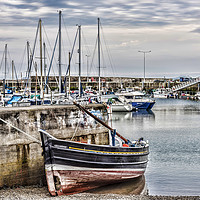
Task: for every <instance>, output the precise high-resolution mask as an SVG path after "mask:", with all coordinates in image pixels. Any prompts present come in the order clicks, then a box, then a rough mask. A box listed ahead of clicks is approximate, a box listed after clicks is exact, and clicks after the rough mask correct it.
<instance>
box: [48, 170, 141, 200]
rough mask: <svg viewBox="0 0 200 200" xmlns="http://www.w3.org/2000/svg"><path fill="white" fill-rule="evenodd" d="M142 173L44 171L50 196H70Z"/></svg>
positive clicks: (126, 171) (127, 171)
mask: <svg viewBox="0 0 200 200" xmlns="http://www.w3.org/2000/svg"><path fill="white" fill-rule="evenodd" d="M143 174H144V171H136V170H135V171H133V170H131V171H129V170H128V169H127V170H125V171H124V170H123V171H121V170H119V171H118V170H116V171H115V170H113V171H109V170H103V171H102V170H53V171H48V170H46V178H47V183H48V189H49V192H50V194H51V195H52V196H56V195H64V194H65V195H70V194H75V193H79V192H84V191H87V190H90V189H95V188H98V187H101V186H104V185H108V184H112V183H118V182H123V181H125V180H129V179H133V178H136V177H139V176H142V175H143Z"/></svg>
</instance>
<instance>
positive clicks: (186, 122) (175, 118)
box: [110, 99, 200, 196]
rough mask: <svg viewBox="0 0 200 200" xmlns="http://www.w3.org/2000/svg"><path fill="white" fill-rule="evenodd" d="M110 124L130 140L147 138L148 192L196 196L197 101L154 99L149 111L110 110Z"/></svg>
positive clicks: (199, 157) (199, 177) (199, 189)
mask: <svg viewBox="0 0 200 200" xmlns="http://www.w3.org/2000/svg"><path fill="white" fill-rule="evenodd" d="M110 123H111V124H112V126H113V127H114V128H116V129H117V131H118V132H119V133H121V134H122V135H123V136H125V137H127V138H129V139H130V140H134V139H139V138H140V137H144V139H148V141H149V144H150V155H149V163H148V167H147V170H146V173H145V177H146V184H147V188H148V190H149V194H150V195H172V196H177V195H190V196H197V195H198V196H199V195H200V131H199V130H200V102H195V101H190V100H180V99H156V104H155V106H154V107H153V109H152V111H150V112H147V111H139V112H132V113H113V114H112V118H111V121H110Z"/></svg>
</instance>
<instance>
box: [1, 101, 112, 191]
mask: <svg viewBox="0 0 200 200" xmlns="http://www.w3.org/2000/svg"><path fill="white" fill-rule="evenodd" d="M87 109H89V110H92V109H93V110H100V111H101V112H102V113H103V111H104V109H105V107H104V106H103V105H101V104H91V105H88V106H87ZM0 118H1V119H3V120H5V121H6V122H9V123H10V124H12V125H13V126H15V127H17V128H19V129H20V130H22V131H24V132H25V133H26V134H28V135H30V136H31V137H33V138H36V140H34V139H32V138H31V137H29V136H27V135H25V134H23V133H21V132H19V131H17V130H16V129H15V128H13V127H11V126H10V125H9V124H6V123H4V122H2V121H0V138H1V143H0V188H2V187H4V186H8V187H12V186H27V185H38V184H40V185H42V184H44V183H46V181H45V180H44V179H45V176H44V164H43V157H42V149H41V144H40V143H38V142H37V140H40V135H39V132H38V128H41V129H44V130H46V131H47V132H49V133H50V134H52V135H53V136H55V137H57V138H59V139H73V140H75V141H81V142H90V143H93V144H108V141H109V138H108V130H107V129H105V128H104V127H102V126H101V125H100V124H97V123H96V122H95V121H94V120H92V119H91V118H90V117H87V116H86V115H85V114H84V113H83V112H82V111H80V110H78V108H77V107H75V106H74V105H59V106H58V105H54V106H32V107H21V108H13V107H10V108H0Z"/></svg>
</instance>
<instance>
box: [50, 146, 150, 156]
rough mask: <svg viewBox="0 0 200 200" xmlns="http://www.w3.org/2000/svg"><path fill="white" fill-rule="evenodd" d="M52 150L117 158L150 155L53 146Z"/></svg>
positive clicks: (146, 152)
mask: <svg viewBox="0 0 200 200" xmlns="http://www.w3.org/2000/svg"><path fill="white" fill-rule="evenodd" d="M51 148H52V149H58V150H61V151H71V152H82V153H87V154H97V155H106V156H117V155H123V157H124V156H146V155H149V151H143V152H140V151H138V152H131V151H130V152H126V151H124V152H115V151H113V152H106V151H102V152H99V153H98V152H95V151H96V150H92V149H86V150H84V149H81V150H78V149H71V148H66V149H64V148H59V147H54V146H51Z"/></svg>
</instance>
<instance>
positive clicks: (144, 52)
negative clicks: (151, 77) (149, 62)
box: [138, 51, 151, 83]
mask: <svg viewBox="0 0 200 200" xmlns="http://www.w3.org/2000/svg"><path fill="white" fill-rule="evenodd" d="M138 52H139V53H143V54H144V83H145V54H146V53H150V52H151V51H138Z"/></svg>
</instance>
